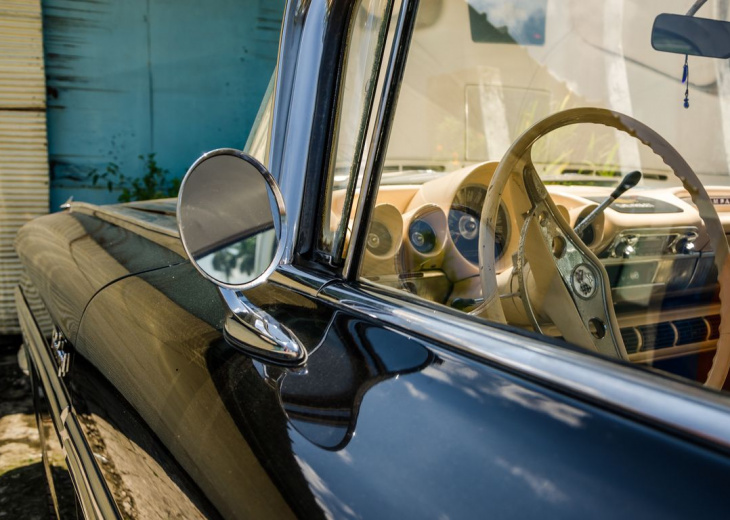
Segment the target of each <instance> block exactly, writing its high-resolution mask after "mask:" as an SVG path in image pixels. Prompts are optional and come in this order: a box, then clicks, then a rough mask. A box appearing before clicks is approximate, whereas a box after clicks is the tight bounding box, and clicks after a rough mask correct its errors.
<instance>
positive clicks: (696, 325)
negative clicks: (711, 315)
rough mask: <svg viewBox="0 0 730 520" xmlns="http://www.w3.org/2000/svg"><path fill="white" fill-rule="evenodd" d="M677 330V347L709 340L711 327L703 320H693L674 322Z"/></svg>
mask: <svg viewBox="0 0 730 520" xmlns="http://www.w3.org/2000/svg"><path fill="white" fill-rule="evenodd" d="M672 323H674V327H675V328H676V329H677V345H688V344H690V343H701V342H703V341H706V340H707V337H708V336H709V334H710V327H709V325H708V323H707V322H706V321H705V320H704V319H703V318H691V319H688V320H677V321H674V322H672Z"/></svg>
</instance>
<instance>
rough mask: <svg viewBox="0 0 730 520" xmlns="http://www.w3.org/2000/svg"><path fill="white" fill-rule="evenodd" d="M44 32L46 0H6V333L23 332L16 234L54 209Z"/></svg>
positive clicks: (0, 212) (1, 133) (0, 74)
mask: <svg viewBox="0 0 730 520" xmlns="http://www.w3.org/2000/svg"><path fill="white" fill-rule="evenodd" d="M42 34H43V33H42V29H41V5H40V0H0V334H17V333H19V332H20V329H19V328H18V323H17V314H16V312H15V303H14V298H13V294H14V290H15V286H16V285H18V281H19V278H20V272H21V267H20V261H19V260H18V257H17V255H16V254H15V250H14V248H13V241H14V239H15V235H16V233H17V231H18V229H19V228H20V226H21V225H23V224H24V223H25V222H27V221H28V220H30V219H32V218H34V217H36V216H38V215H42V214H44V213H47V212H48V154H47V146H46V96H45V77H44V72H43V39H42Z"/></svg>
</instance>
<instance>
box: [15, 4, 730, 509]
mask: <svg viewBox="0 0 730 520" xmlns="http://www.w3.org/2000/svg"><path fill="white" fill-rule="evenodd" d="M386 3H387V2H386ZM421 3H422V4H424V5H427V4H429V2H424V1H422V2H421ZM358 5H359V4H358ZM399 5H400V4H399ZM354 7H355V3H353V2H349V1H334V2H332V1H324V0H312V1H311V2H295V1H291V2H289V5H288V7H287V12H286V16H285V19H284V23H283V29H282V38H281V46H280V56H279V64H278V69H277V76H276V78H277V79H276V88H275V89H274V94H273V98H272V99H273V103H272V106H271V107H270V108H269V109H267V110H268V111H267V112H265V114H264V117H263V118H262V119H263V120H265V122H264V123H261V122H259V125H258V130H256V131H255V132H254V137H253V138H252V141H250V142H253V144H252V145H250V146H249V148H248V149H249V151H250V149H251V147H255V146H256V143H255V139H256V138H257V136H259V137H260V136H261V135H264V136H265V138H264V141H266V144H265V145H264V146H263V149H264V150H265V151H266V152H267V153H268V156H267V160H266V163H267V165H266V168H267V169H268V171H271V172H272V174H273V175H274V177H275V178H276V182H278V186H280V188H281V192H282V193H281V194H282V197H283V200H284V201H285V203H286V210H287V211H286V214H287V219H288V228H287V230H288V232H287V234H286V235H282V237H281V244H280V247H281V254H282V259H281V261H279V262H277V263H276V265H275V270H273V272H272V273H271V274H270V275H267V277H266V279H265V280H261V283H259V284H258V285H257V286H256V287H253V288H250V289H247V290H245V291H243V293H236V292H234V291H230V290H229V289H225V288H223V289H219V287H216V284H215V283H213V282H211V281H210V280H208V279H206V278H205V277H204V276H202V275H201V273H200V272H199V271H198V270H197V269H196V267H195V265H194V263H193V262H191V261H190V260H189V257H188V255H187V254H186V251H185V248H184V247H183V244H182V242H181V240H180V236H179V231H178V222H177V219H176V214H177V212H178V210H177V209H176V206H175V201H171V200H167V201H157V202H140V203H131V204H125V205H115V206H107V207H97V206H92V205H88V204H83V203H71V204H70V206H69V207H68V208H66V210H65V211H63V212H60V213H56V214H52V215H49V216H46V217H42V218H39V219H37V220H34V221H33V222H31V223H29V224H27V225H26V226H25V227H24V228H23V229H22V230H21V232H20V234H19V236H18V239H17V242H16V246H17V251H18V254H19V255H20V257H21V259H22V261H23V264H24V267H25V275H24V278H23V283H22V284H21V286H20V287H19V289H18V291H17V303H18V310H19V315H20V320H21V326H22V329H23V335H24V338H25V349H26V352H27V355H28V358H29V359H30V360H31V361H32V363H31V366H32V370H31V376H32V380H33V383H34V384H33V387H34V398H35V403H36V410H37V415H38V422H39V428H40V431H41V438H42V442H43V448H44V462H45V464H46V469H47V475H48V477H49V484H50V489H51V495H52V497H53V500H54V506H55V509H56V512H57V513H58V514H59V515H60V516H61V517H63V516H64V515H65V514H66V513H69V512H71V516H73V514H74V513H75V506H74V503H78V504H79V505H80V508H79V511H78V514H79V516H81V515H82V514H83V516H85V517H88V518H96V517H101V518H115V517H124V518H158V517H159V518H170V517H177V518H198V517H210V518H219V517H224V518H287V517H305V518H320V517H325V518H330V517H335V518H349V517H353V518H356V517H363V518H365V517H367V518H403V517H406V518H464V517H487V516H489V517H495V518H528V517H555V518H586V517H590V518H599V517H606V518H608V517H610V518H615V517H641V518H655V517H656V518H659V517H661V518H668V517H682V518H690V517H691V518H698V517H712V518H717V517H721V516H724V514H723V513H722V512H723V511H725V510H726V509H727V507H728V506H727V504H726V503H725V502H726V501H725V495H724V493H725V488H726V483H727V480H728V476H729V475H730V457H729V456H728V448H729V447H730V406H728V400H727V397H726V396H725V395H722V394H721V393H719V392H715V391H712V390H708V389H705V388H702V387H701V386H700V385H697V384H691V383H688V382H686V381H683V380H680V379H679V378H678V377H676V376H665V375H659V374H657V373H656V372H654V371H651V370H648V369H638V368H637V367H636V366H633V365H632V363H630V362H629V361H628V360H623V361H621V360H615V359H608V358H606V357H605V356H603V355H601V354H599V353H598V352H588V351H586V350H585V349H583V348H581V347H578V346H574V345H571V344H568V343H566V342H565V341H563V339H561V338H560V337H557V336H560V334H555V335H554V336H556V337H552V338H551V337H547V336H545V335H540V334H538V333H536V332H532V331H527V330H524V329H523V328H519V327H516V326H514V325H513V324H509V323H507V324H505V323H502V324H500V323H493V322H490V321H488V320H484V319H480V318H477V319H475V318H473V317H472V316H470V315H468V314H466V313H464V312H462V311H461V310H459V308H458V305H457V304H456V303H455V302H454V301H453V300H450V301H451V303H452V305H451V308H448V307H446V306H442V305H438V304H437V303H434V302H428V301H424V300H423V299H421V298H420V296H422V294H419V292H418V291H419V287H420V286H418V285H417V282H414V283H416V289H414V290H413V291H411V292H415V293H416V294H415V295H414V294H404V295H401V293H398V292H394V291H393V290H392V288H388V287H383V286H382V284H377V283H369V282H368V281H366V280H362V279H360V278H359V277H358V274H357V270H356V269H353V268H352V265H353V262H355V263H359V261H360V258H359V257H358V255H361V256H363V255H365V254H366V252H365V251H366V246H367V244H366V243H365V238H364V237H365V229H366V225H367V224H368V219H369V218H370V213H372V212H373V211H374V208H375V205H376V191H377V183H378V180H379V179H380V173H381V172H382V170H383V165H384V162H385V161H384V157H383V155H382V153H381V152H380V151H381V150H383V149H384V148H385V146H386V144H387V142H388V135H389V131H390V128H391V125H392V119H393V113H392V111H393V110H394V107H395V104H396V103H395V102H396V100H397V94H398V89H399V86H400V82H401V80H402V76H403V71H404V67H405V63H406V60H405V56H406V52H407V49H408V45H409V43H410V41H411V37H412V33H413V31H414V27H416V29H415V30H418V24H417V23H415V22H414V19H415V18H414V17H415V13H416V9H417V2H411V1H408V0H406V1H404V2H403V3H402V5H400V7H399V6H395V7H394V6H392V5H390V7H387V8H386V12H387V13H388V16H390V15H391V11H392V21H391V22H390V26H389V27H386V30H387V31H390V32H389V33H388V34H390V37H389V38H390V39H389V40H388V41H389V42H390V41H392V42H393V43H392V47H391V49H392V52H391V53H390V54H389V53H387V52H383V53H382V56H381V61H382V70H381V71H380V78H381V82H382V84H381V85H380V86H378V88H377V90H374V91H373V92H378V93H380V94H381V98H380V100H381V101H380V102H373V103H372V106H371V107H370V109H369V113H372V115H371V116H370V118H369V120H368V122H369V124H370V125H371V128H372V134H371V136H372V137H371V144H372V148H368V149H366V150H365V151H364V152H362V151H361V152H362V153H361V160H362V163H363V164H367V167H366V168H365V174H364V175H363V176H362V178H361V180H362V182H363V185H362V188H361V190H360V191H359V194H360V196H359V198H358V199H357V203H356V204H355V205H353V207H358V208H359V209H358V210H357V211H358V216H357V217H356V218H354V219H353V220H352V222H351V224H352V228H353V229H356V228H358V227H359V228H361V229H362V232H361V233H360V234H359V235H358V233H357V232H355V231H353V234H352V238H351V239H350V252H349V253H348V254H349V255H350V256H348V259H347V260H346V261H345V262H344V263H343V262H339V261H338V258H337V257H332V256H328V255H326V254H322V252H321V251H320V249H319V248H318V245H317V241H318V235H317V233H318V229H319V227H320V226H321V225H322V224H321V218H320V217H321V211H322V210H321V208H322V204H324V203H326V200H327V197H325V196H323V195H321V194H322V193H325V191H326V189H325V184H326V171H327V168H328V164H329V162H330V161H331V154H332V152H333V149H334V147H335V143H334V138H333V136H334V135H335V132H336V128H337V124H336V118H335V116H334V114H336V113H338V110H339V107H340V103H341V96H342V90H343V88H342V86H343V82H344V79H343V78H344V77H345V72H346V70H347V66H346V64H345V62H344V60H345V57H346V55H347V49H348V46H347V41H348V37H349V34H350V29H349V28H350V27H351V24H352V20H353V19H354V18H355V17H356V15H357V9H355V8H354ZM422 7H423V6H422ZM465 16H466V15H465ZM383 45H385V44H383ZM373 96H374V95H373ZM373 99H374V97H373ZM266 114H268V119H267V118H266ZM366 126H367V125H366ZM368 150H369V151H368ZM252 153H253V152H252ZM373 172H375V174H372V173H373ZM371 174H372V175H371ZM609 192H610V190H609ZM679 198H680V196H679V195H677V200H679ZM652 200H654V199H652ZM656 200H658V199H656ZM672 200H674V199H672ZM482 202H483V201H482ZM350 203H351V204H353V201H350ZM676 204H678V205H681V204H682V202H676ZM685 211H689V210H685ZM574 217H575V216H572V217H571V218H574ZM444 222H445V221H444ZM700 234H701V233H700ZM517 235H519V233H517ZM723 238H724V235H723ZM711 258H714V257H711ZM710 263H712V260H710ZM427 277H428V276H426V275H421V276H420V278H427ZM372 278H375V279H376V280H375V281H376V282H377V277H376V276H373V277H372ZM413 278H414V279H415V278H417V277H415V276H414V277H413ZM478 278H479V277H478V276H477V280H478ZM613 283H614V284H615V283H616V282H615V280H614V282H613ZM713 283H714V281H713ZM386 285H387V284H386ZM408 287H411V286H408ZM231 295H233V296H231ZM231 297H233V298H234V300H235V299H236V298H239V297H240V298H243V299H244V300H245V302H246V303H247V305H248V307H249V308H253V309H256V310H257V311H261V312H262V313H263V314H261V316H264V318H262V319H263V321H266V320H270V321H271V323H276V324H278V326H281V327H283V328H284V329H286V332H287V333H288V334H291V335H293V336H294V337H296V338H297V339H298V342H299V343H300V344H301V346H303V348H304V350H305V351H306V352H305V353H304V354H303V355H305V356H306V357H305V358H304V360H302V359H299V360H298V361H297V362H295V363H283V362H281V361H280V360H278V361H276V362H274V361H271V359H270V358H267V355H266V354H265V353H264V354H262V355H256V353H255V348H252V347H251V345H253V344H255V343H256V342H257V341H259V340H258V339H256V337H255V336H256V330H255V329H251V328H250V327H249V328H246V327H245V326H242V325H241V322H240V319H239V317H237V314H236V312H235V305H236V304H235V302H234V303H233V304H232V303H231V301H230V298H231ZM462 300H464V298H462ZM472 303H473V302H472ZM619 317H621V316H619ZM672 323H673V322H672ZM708 327H709V325H708ZM708 330H709V329H708ZM563 335H564V334H563ZM247 338H248V339H247ZM703 348H704V347H703ZM700 382H702V381H700Z"/></svg>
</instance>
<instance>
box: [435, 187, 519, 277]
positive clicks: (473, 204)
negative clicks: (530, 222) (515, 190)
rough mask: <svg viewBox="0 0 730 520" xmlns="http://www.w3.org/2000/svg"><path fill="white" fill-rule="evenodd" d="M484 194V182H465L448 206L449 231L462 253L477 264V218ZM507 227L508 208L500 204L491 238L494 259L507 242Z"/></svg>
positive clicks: (500, 254)
mask: <svg viewBox="0 0 730 520" xmlns="http://www.w3.org/2000/svg"><path fill="white" fill-rule="evenodd" d="M486 198H487V188H486V187H484V186H477V185H471V186H464V187H463V188H461V189H460V190H459V191H458V192H457V193H456V197H454V201H453V202H452V203H451V209H450V210H449V233H450V234H451V240H453V242H454V245H455V246H456V249H457V250H458V251H459V253H461V256H463V257H464V258H466V259H467V260H468V261H469V262H471V263H472V264H474V265H478V264H479V219H480V218H481V215H482V206H484V200H485V199H486ZM508 234H509V227H508V221H507V212H506V211H505V209H504V206H502V205H501V204H500V205H499V211H498V213H497V227H496V236H495V241H494V259H495V260H498V259H500V258H501V257H502V254H503V253H504V247H505V245H506V244H507V240H508Z"/></svg>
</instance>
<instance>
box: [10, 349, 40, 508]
mask: <svg viewBox="0 0 730 520" xmlns="http://www.w3.org/2000/svg"><path fill="white" fill-rule="evenodd" d="M16 345H17V343H16ZM49 516H50V509H49V502H48V492H47V485H46V479H45V474H44V471H43V462H42V460H41V447H40V442H39V439H38V429H37V427H36V421H35V413H34V411H33V400H32V396H31V391H30V379H29V378H28V377H27V376H25V375H23V373H22V372H21V371H20V369H19V368H18V362H17V347H16V348H2V349H1V350H0V519H5V518H8V519H16V518H17V519H35V518H39V519H40V518H49Z"/></svg>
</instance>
